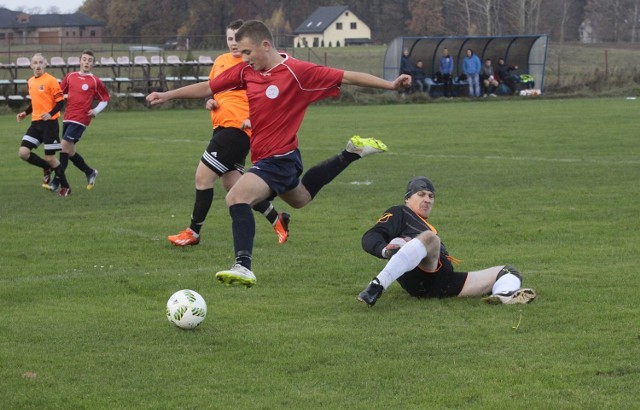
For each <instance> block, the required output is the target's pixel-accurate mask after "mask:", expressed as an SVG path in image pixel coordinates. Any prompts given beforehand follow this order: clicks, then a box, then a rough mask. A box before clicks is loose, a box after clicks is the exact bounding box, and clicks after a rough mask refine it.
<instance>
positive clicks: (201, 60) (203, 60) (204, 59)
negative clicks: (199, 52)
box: [198, 56, 213, 65]
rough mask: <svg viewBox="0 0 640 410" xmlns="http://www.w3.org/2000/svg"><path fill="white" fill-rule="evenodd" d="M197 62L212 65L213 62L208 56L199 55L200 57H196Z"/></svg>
mask: <svg viewBox="0 0 640 410" xmlns="http://www.w3.org/2000/svg"><path fill="white" fill-rule="evenodd" d="M198 63H199V64H203V65H204V64H210V65H212V64H213V60H212V59H211V57H209V56H200V57H198Z"/></svg>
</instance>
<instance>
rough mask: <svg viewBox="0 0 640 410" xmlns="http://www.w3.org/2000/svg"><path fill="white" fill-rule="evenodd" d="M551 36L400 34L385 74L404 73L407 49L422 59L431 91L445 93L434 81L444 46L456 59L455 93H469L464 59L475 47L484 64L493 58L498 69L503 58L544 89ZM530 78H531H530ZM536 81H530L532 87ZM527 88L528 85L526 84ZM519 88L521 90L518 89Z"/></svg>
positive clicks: (390, 76) (388, 77) (392, 44)
mask: <svg viewBox="0 0 640 410" xmlns="http://www.w3.org/2000/svg"><path fill="white" fill-rule="evenodd" d="M548 42H549V41H548V35H546V34H536V35H514V36H479V37H469V36H466V37H463V36H459V37H456V36H448V37H396V38H395V39H393V40H392V41H391V42H390V43H389V46H388V47H387V51H386V53H385V57H384V67H383V77H384V79H386V80H390V81H392V80H393V79H395V78H396V77H397V76H398V75H399V74H400V59H401V57H402V52H403V50H404V49H405V48H406V49H408V50H409V56H410V58H411V59H412V60H413V62H414V64H415V63H416V62H417V61H418V60H422V62H423V64H424V67H423V69H424V70H425V72H426V73H427V77H428V78H430V79H431V80H430V89H429V94H430V95H432V96H439V95H442V85H443V84H442V83H437V82H435V81H433V79H434V78H436V76H435V74H436V73H437V72H438V71H439V62H440V57H441V56H442V50H443V49H444V48H448V49H449V54H450V55H451V56H452V57H453V58H454V60H453V61H454V69H453V75H452V77H453V86H452V90H453V92H454V95H460V96H466V95H468V85H467V82H466V81H464V77H462V78H460V77H461V76H462V74H463V71H462V60H463V58H464V57H465V56H466V51H467V49H469V48H471V49H472V50H473V52H474V53H475V54H476V55H477V56H478V57H479V58H480V61H481V62H482V64H484V61H485V59H487V58H490V59H491V61H492V63H493V66H494V68H495V67H496V66H497V64H498V58H500V57H502V58H504V59H505V62H506V63H507V64H508V65H511V66H518V70H516V71H514V74H516V75H525V77H526V75H529V76H531V77H533V82H534V83H535V88H536V89H538V90H540V92H543V91H544V72H545V66H546V60H547V47H548ZM527 78H528V77H527ZM531 86H532V84H530V83H529V84H526V87H529V88H530V87H531ZM523 88H524V86H523ZM514 91H517V90H514Z"/></svg>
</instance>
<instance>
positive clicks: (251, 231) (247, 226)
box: [229, 204, 256, 269]
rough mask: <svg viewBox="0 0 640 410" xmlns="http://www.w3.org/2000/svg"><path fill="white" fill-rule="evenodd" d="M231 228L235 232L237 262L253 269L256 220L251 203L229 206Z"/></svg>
mask: <svg viewBox="0 0 640 410" xmlns="http://www.w3.org/2000/svg"><path fill="white" fill-rule="evenodd" d="M229 215H231V230H232V232H233V249H234V251H235V255H236V263H239V264H240V265H242V266H244V267H245V268H247V269H251V252H252V251H253V238H254V236H255V234H256V222H255V219H253V212H252V211H251V207H250V206H249V204H235V205H231V206H230V207H229Z"/></svg>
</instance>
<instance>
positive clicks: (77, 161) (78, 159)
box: [60, 152, 93, 175]
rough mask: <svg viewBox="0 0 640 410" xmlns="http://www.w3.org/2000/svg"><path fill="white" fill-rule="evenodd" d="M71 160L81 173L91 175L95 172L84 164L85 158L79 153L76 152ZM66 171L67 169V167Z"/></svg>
mask: <svg viewBox="0 0 640 410" xmlns="http://www.w3.org/2000/svg"><path fill="white" fill-rule="evenodd" d="M69 159H70V160H71V162H73V165H75V166H76V168H78V169H79V170H80V171H82V172H84V174H85V175H91V173H92V172H93V169H92V168H91V167H90V166H89V165H87V163H86V162H84V158H82V155H80V154H79V153H77V152H76V153H75V154H74V155H73V156H72V157H69ZM60 161H62V158H60ZM65 169H67V168H66V167H65Z"/></svg>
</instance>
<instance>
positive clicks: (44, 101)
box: [16, 53, 71, 196]
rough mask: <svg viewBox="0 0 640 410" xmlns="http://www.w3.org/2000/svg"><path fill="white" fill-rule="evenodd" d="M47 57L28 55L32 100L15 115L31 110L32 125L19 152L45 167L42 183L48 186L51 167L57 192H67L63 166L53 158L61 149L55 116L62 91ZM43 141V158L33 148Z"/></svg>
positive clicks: (33, 162)
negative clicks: (57, 182)
mask: <svg viewBox="0 0 640 410" xmlns="http://www.w3.org/2000/svg"><path fill="white" fill-rule="evenodd" d="M46 67H47V60H46V59H45V58H44V56H43V55H42V54H40V53H36V54H34V55H33V57H31V69H32V70H33V77H31V78H29V80H28V81H27V85H28V86H29V96H30V97H31V104H30V105H29V106H28V107H27V109H26V110H24V111H22V112H20V113H18V115H16V120H17V121H18V122H20V121H22V120H24V119H25V118H26V117H27V115H29V114H31V126H29V129H28V130H27V132H26V134H25V135H24V136H23V137H22V142H21V143H20V149H19V150H18V156H19V157H20V159H22V160H24V161H27V162H28V163H29V164H31V165H35V166H37V167H40V168H42V169H43V171H44V179H43V187H47V188H48V186H49V185H48V183H49V178H50V176H51V170H53V171H55V173H56V178H58V179H59V181H60V184H61V185H62V189H61V190H60V196H67V195H69V193H70V192H71V190H70V189H69V184H68V183H67V178H66V177H65V175H64V168H63V167H62V166H61V164H60V162H59V161H58V159H57V158H56V152H57V151H60V125H59V124H58V117H60V110H61V109H62V107H63V106H64V94H63V93H62V90H61V89H60V85H58V80H56V78H55V77H54V76H52V75H51V74H49V73H47V72H46ZM40 144H44V159H42V158H40V157H39V156H38V155H37V154H35V153H34V152H33V151H32V150H33V149H34V148H38V146H39V145H40Z"/></svg>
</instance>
